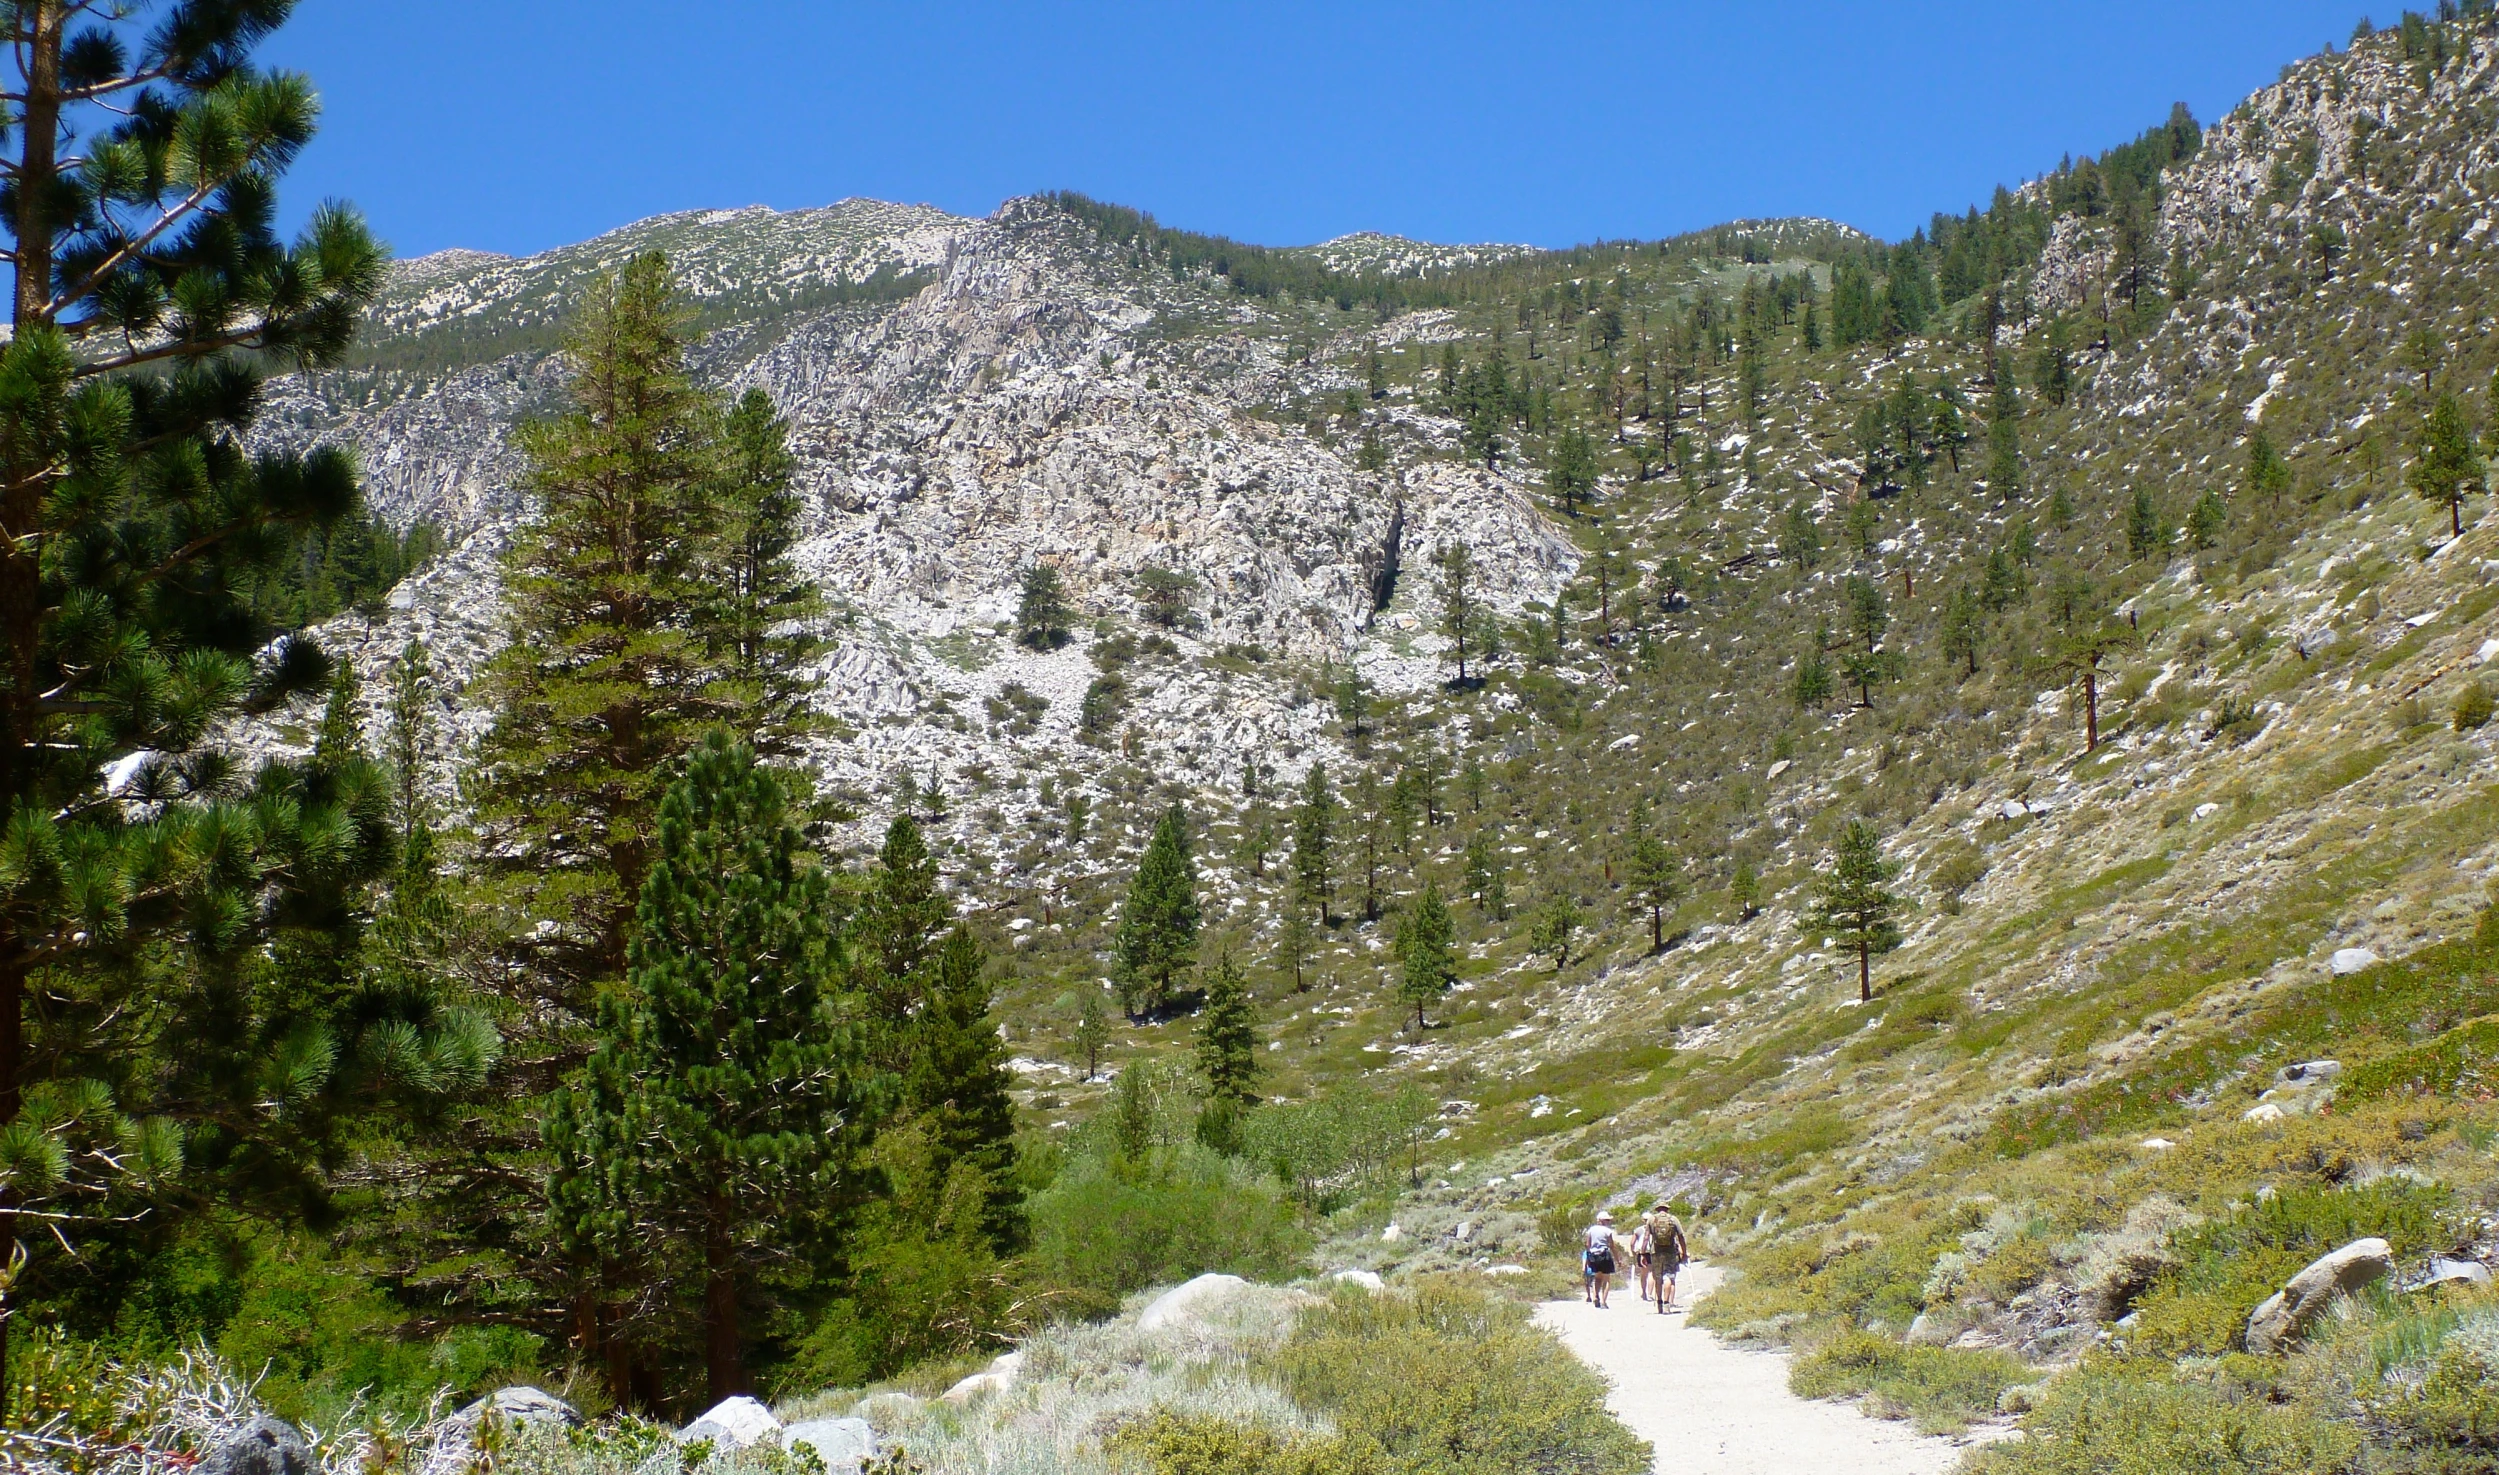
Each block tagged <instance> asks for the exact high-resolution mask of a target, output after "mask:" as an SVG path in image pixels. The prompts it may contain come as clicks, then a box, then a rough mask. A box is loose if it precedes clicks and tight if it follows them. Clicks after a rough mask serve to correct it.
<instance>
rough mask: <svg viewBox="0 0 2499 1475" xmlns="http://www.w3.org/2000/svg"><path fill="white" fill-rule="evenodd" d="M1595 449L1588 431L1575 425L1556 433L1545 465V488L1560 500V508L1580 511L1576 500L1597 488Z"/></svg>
mask: <svg viewBox="0 0 2499 1475" xmlns="http://www.w3.org/2000/svg"><path fill="white" fill-rule="evenodd" d="M1596 485H1597V449H1596V443H1595V442H1594V441H1592V440H1590V439H1589V438H1588V432H1587V431H1585V430H1582V429H1580V428H1579V427H1578V426H1576V425H1574V426H1572V427H1571V428H1570V429H1568V430H1565V431H1563V432H1562V433H1561V435H1559V436H1557V437H1556V438H1555V439H1554V442H1553V453H1552V456H1551V458H1550V459H1549V460H1548V461H1547V462H1546V465H1545V490H1546V491H1549V492H1551V493H1552V494H1553V495H1554V496H1556V497H1558V498H1560V499H1561V501H1562V510H1563V511H1564V512H1565V513H1567V514H1569V515H1570V516H1572V517H1577V516H1578V515H1579V504H1580V503H1581V502H1582V501H1584V500H1586V499H1587V498H1588V496H1589V495H1590V494H1591V493H1593V492H1594V491H1595V490H1596Z"/></svg>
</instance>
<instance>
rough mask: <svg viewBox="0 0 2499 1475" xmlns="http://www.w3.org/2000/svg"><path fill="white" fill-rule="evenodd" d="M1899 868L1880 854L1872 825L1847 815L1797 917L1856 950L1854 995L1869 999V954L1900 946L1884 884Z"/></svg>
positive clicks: (1894, 906) (1893, 905)
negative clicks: (1826, 867) (1812, 891)
mask: <svg viewBox="0 0 2499 1475" xmlns="http://www.w3.org/2000/svg"><path fill="white" fill-rule="evenodd" d="M1898 874H1899V868H1898V867H1896V866H1894V865H1893V864H1892V863H1891V862H1889V861H1887V860H1885V859H1884V858H1883V842H1882V840H1881V838H1880V837H1879V836H1877V835H1876V834H1875V833H1874V827H1873V826H1872V825H1870V824H1867V823H1866V822H1865V821H1864V820H1861V819H1852V820H1850V821H1849V822H1848V828H1847V829H1845V830H1843V831H1841V832H1840V841H1839V849H1838V853H1837V855H1836V856H1835V858H1834V859H1833V862H1832V866H1831V869H1830V870H1829V871H1828V872H1826V873H1824V875H1823V878H1822V881H1821V884H1820V886H1819V887H1818V888H1817V889H1816V892H1815V895H1814V900H1813V905H1812V906H1811V907H1810V908H1808V909H1807V911H1806V913H1805V915H1804V916H1803V917H1802V918H1800V919H1798V920H1799V925H1800V926H1802V927H1803V929H1804V930H1805V931H1807V932H1827V933H1829V934H1831V936H1832V939H1833V940H1834V941H1835V942H1837V943H1838V944H1839V945H1840V947H1841V948H1843V949H1845V950H1846V951H1848V952H1852V953H1855V954H1856V955H1857V998H1858V1000H1859V1001H1860V1002H1871V1001H1872V1000H1873V998H1874V959H1875V957H1876V955H1877V954H1881V953H1888V952H1890V951H1892V950H1893V949H1894V948H1897V947H1899V946H1900V943H1901V936H1900V928H1899V926H1898V925H1897V924H1896V923H1895V922H1894V920H1893V918H1894V916H1895V915H1896V914H1897V913H1898V912H1899V910H1900V908H1901V900H1900V898H1899V897H1897V896H1894V895H1892V894H1891V893H1890V892H1889V891H1886V890H1884V889H1883V888H1884V886H1885V885H1886V884H1887V883H1888V882H1889V881H1890V880H1891V879H1892V877H1894V876H1895V875H1898Z"/></svg>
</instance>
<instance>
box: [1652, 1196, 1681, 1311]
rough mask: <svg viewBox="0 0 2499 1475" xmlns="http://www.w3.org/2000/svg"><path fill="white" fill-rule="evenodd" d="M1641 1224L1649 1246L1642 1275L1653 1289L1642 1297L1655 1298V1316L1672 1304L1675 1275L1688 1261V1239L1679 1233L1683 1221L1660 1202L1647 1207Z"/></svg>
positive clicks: (1672, 1306)
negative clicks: (1651, 1292)
mask: <svg viewBox="0 0 2499 1475" xmlns="http://www.w3.org/2000/svg"><path fill="white" fill-rule="evenodd" d="M1641 1227H1642V1228H1643V1229H1645V1230H1646V1231H1647V1232H1648V1236H1649V1244H1650V1246H1651V1248H1650V1255H1649V1265H1648V1268H1647V1270H1646V1272H1645V1273H1644V1275H1643V1277H1642V1278H1643V1280H1645V1281H1646V1282H1648V1286H1649V1288H1651V1289H1653V1291H1654V1294H1650V1295H1645V1296H1644V1299H1647V1300H1652V1301H1655V1302H1656V1303H1657V1313H1658V1315H1660V1316H1663V1315H1665V1314H1666V1313H1667V1312H1669V1311H1671V1310H1673V1309H1674V1307H1675V1277H1676V1276H1677V1275H1679V1274H1681V1273H1682V1271H1683V1267H1684V1266H1686V1265H1688V1264H1690V1263H1691V1260H1692V1241H1691V1239H1690V1238H1689V1237H1688V1236H1686V1235H1685V1234H1684V1232H1683V1221H1682V1220H1680V1219H1678V1218H1676V1217H1675V1214H1674V1210H1672V1209H1670V1208H1668V1207H1667V1206H1666V1205H1665V1203H1664V1202H1662V1201H1661V1202H1660V1203H1659V1204H1658V1205H1657V1206H1656V1207H1655V1208H1652V1209H1650V1210H1649V1218H1648V1222H1647V1223H1646V1224H1644V1225H1642V1226H1641Z"/></svg>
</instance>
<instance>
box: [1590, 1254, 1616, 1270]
mask: <svg viewBox="0 0 2499 1475" xmlns="http://www.w3.org/2000/svg"><path fill="white" fill-rule="evenodd" d="M1588 1268H1589V1269H1590V1270H1592V1271H1594V1272H1595V1273H1597V1274H1598V1275H1612V1274H1613V1273H1614V1256H1613V1255H1612V1253H1610V1252H1609V1253H1606V1254H1602V1255H1596V1254H1592V1255H1590V1256H1589V1257H1588Z"/></svg>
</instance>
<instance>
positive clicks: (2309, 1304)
mask: <svg viewBox="0 0 2499 1475" xmlns="http://www.w3.org/2000/svg"><path fill="white" fill-rule="evenodd" d="M2394 1264H2395V1250H2394V1247H2393V1246H2392V1245H2389V1244H2388V1243H2387V1242H2386V1241H2384V1240H2382V1239H2356V1240H2353V1241H2352V1242H2351V1243H2350V1244H2347V1245H2345V1246H2343V1247H2342V1248H2341V1249H2339V1250H2336V1251H2334V1252H2333V1253H2332V1254H2330V1255H2322V1256H2319V1257H2318V1258H2317V1259H2316V1260H2314V1261H2312V1262H2310V1264H2309V1266H2308V1268H2307V1269H2305V1270H2302V1271H2301V1272H2300V1273H2299V1274H2297V1275H2294V1276H2292V1277H2291V1283H2290V1284H2289V1285H2286V1286H2284V1287H2283V1288H2282V1289H2280V1290H2278V1291H2276V1292H2274V1293H2273V1294H2272V1295H2270V1296H2268V1297H2266V1298H2265V1303H2264V1304H2263V1305H2261V1306H2259V1307H2257V1308H2256V1310H2255V1312H2254V1314H2252V1315H2250V1316H2249V1317H2248V1319H2247V1350H2248V1351H2250V1352H2253V1353H2256V1354H2257V1355H2258V1356H2261V1357H2270V1356H2272V1355H2274V1354H2275V1353H2278V1352H2283V1351H2287V1350H2288V1349H2289V1348H2290V1346H2291V1344H2292V1343H2294V1342H2297V1341H2298V1340H2299V1339H2300V1337H2301V1335H2302V1334H2304V1333H2305V1332H2306V1331H2307V1330H2308V1328H2309V1325H2310V1324H2311V1323H2312V1322H2314V1321H2315V1320H2316V1319H2317V1318H2318V1316H2320V1315H2322V1314H2323V1313H2324V1311H2325V1309H2326V1308H2327V1307H2328V1306H2331V1305H2333V1304H2334V1298H2335V1297H2337V1296H2348V1295H2351V1294H2353V1293H2354V1292H2356V1291H2359V1290H2362V1289H2364V1288H2365V1287H2367V1286H2369V1285H2371V1284H2374V1283H2375V1282H2376V1281H2377V1280H2378V1279H2379V1278H2380V1277H2382V1276H2384V1275H2385V1274H2386V1272H2387V1271H2389V1270H2391V1269H2393V1268H2394Z"/></svg>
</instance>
